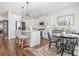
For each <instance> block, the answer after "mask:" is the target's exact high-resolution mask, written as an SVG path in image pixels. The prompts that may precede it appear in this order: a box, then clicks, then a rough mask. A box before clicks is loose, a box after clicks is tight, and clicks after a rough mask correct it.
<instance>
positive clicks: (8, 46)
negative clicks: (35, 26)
mask: <svg viewBox="0 0 79 59" xmlns="http://www.w3.org/2000/svg"><path fill="white" fill-rule="evenodd" d="M47 43H48V41H47V40H46V39H45V40H43V39H42V43H41V44H40V45H37V46H35V47H34V48H40V47H41V46H43V45H46V44H47ZM27 48H28V47H27ZM28 49H29V50H27V49H25V50H24V49H22V48H20V47H18V46H17V45H16V43H15V39H10V40H8V39H3V38H1V37H0V56H34V54H33V53H32V52H31V51H30V48H28Z"/></svg>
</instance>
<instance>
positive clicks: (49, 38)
mask: <svg viewBox="0 0 79 59" xmlns="http://www.w3.org/2000/svg"><path fill="white" fill-rule="evenodd" d="M47 34H48V41H49V50H50V48H51V43H55V44H56V48H58V47H57V42H58V40H54V38H52V37H51V35H50V34H49V32H47Z"/></svg>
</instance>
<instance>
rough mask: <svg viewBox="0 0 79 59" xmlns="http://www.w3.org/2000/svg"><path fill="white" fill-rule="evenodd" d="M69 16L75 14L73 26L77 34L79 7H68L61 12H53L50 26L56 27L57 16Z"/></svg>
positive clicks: (78, 29) (78, 28)
mask: <svg viewBox="0 0 79 59" xmlns="http://www.w3.org/2000/svg"><path fill="white" fill-rule="evenodd" d="M69 14H75V16H74V17H75V18H74V25H75V29H76V31H77V32H79V7H69V8H65V9H62V10H57V11H55V13H54V14H52V17H51V25H57V16H64V15H69Z"/></svg>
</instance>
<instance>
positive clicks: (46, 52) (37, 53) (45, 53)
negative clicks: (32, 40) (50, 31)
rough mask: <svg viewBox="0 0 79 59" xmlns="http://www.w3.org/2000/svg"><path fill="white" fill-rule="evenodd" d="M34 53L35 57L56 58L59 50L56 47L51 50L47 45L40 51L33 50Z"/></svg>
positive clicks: (39, 49)
mask: <svg viewBox="0 0 79 59" xmlns="http://www.w3.org/2000/svg"><path fill="white" fill-rule="evenodd" d="M32 53H33V54H34V55H35V56H55V55H56V53H57V49H56V48H55V47H54V46H52V48H51V49H50V50H49V49H48V44H47V45H44V46H42V47H40V48H38V49H32Z"/></svg>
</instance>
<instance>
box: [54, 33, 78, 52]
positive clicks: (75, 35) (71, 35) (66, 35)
mask: <svg viewBox="0 0 79 59" xmlns="http://www.w3.org/2000/svg"><path fill="white" fill-rule="evenodd" d="M61 36H64V37H77V38H78V40H77V42H78V41H79V35H77V34H73V33H69V34H62V33H55V34H53V37H55V38H57V39H58V40H59V42H60V37H61ZM78 43H79V42H78ZM59 49H60V47H59ZM59 52H60V51H59ZM59 52H58V53H59Z"/></svg>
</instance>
